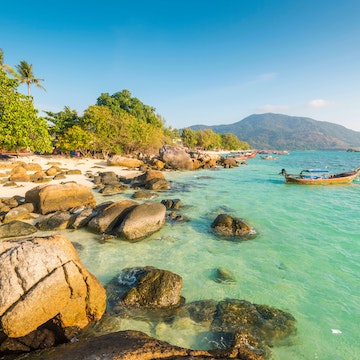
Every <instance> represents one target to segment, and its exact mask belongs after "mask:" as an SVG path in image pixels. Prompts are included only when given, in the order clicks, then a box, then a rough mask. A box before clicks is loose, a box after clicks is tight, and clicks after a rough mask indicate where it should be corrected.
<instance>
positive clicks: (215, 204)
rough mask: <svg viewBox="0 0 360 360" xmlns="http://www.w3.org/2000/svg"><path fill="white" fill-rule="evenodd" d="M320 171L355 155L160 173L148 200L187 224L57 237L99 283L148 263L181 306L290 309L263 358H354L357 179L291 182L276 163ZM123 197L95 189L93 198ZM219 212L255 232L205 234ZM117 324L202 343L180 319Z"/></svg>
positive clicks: (359, 157) (357, 350)
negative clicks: (217, 303)
mask: <svg viewBox="0 0 360 360" xmlns="http://www.w3.org/2000/svg"><path fill="white" fill-rule="evenodd" d="M325 167H327V168H328V169H329V170H330V171H331V172H342V171H349V170H351V169H355V168H357V167H360V153H347V152H294V153H291V154H290V155H282V156H280V157H279V160H277V161H265V160H261V159H260V158H259V157H257V158H255V159H249V160H248V164H247V165H243V166H240V167H238V168H235V169H216V170H201V171H196V172H169V173H166V174H165V176H166V178H167V180H168V181H169V182H170V184H171V190H169V191H166V192H164V193H161V194H160V195H159V197H158V198H157V199H156V200H154V201H160V200H162V199H175V198H179V199H181V201H182V203H183V207H182V209H181V214H183V215H184V216H186V217H187V218H188V219H189V221H188V222H182V223H175V224H166V225H165V226H164V227H163V228H162V229H161V230H160V231H159V232H157V233H155V234H153V235H152V236H151V237H149V238H147V239H146V240H143V241H140V242H137V243H128V242H125V241H121V240H118V239H112V240H110V241H107V242H101V241H100V239H99V236H98V235H92V234H90V233H88V232H86V231H79V230H77V231H74V232H71V231H68V232H66V236H67V237H68V238H69V239H70V240H72V241H74V242H77V243H80V244H81V245H82V249H80V250H79V256H80V258H81V261H82V262H83V264H84V265H85V266H86V267H87V269H88V270H89V271H91V272H92V273H93V274H94V275H95V276H96V277H97V278H98V279H99V280H100V281H101V282H102V283H103V284H104V285H105V284H106V283H107V282H108V281H109V280H110V279H111V278H112V277H113V276H114V275H116V274H117V273H119V272H120V271H121V270H122V269H123V268H126V267H132V266H147V265H151V266H155V267H158V268H161V269H167V270H170V271H172V272H174V273H176V274H179V275H180V276H181V277H182V278H183V290H182V295H183V296H184V297H185V298H186V301H187V302H190V301H195V300H202V299H215V300H222V299H224V298H235V299H244V300H247V301H250V302H253V303H257V304H266V305H269V306H273V307H276V308H278V309H281V310H284V311H287V312H290V313H291V314H292V315H293V316H294V317H295V318H296V320H297V323H296V326H297V334H296V335H295V336H294V337H291V339H290V338H289V339H288V340H286V341H283V342H282V343H281V344H277V346H275V347H273V348H272V358H273V359H281V360H283V359H295V360H303V359H304V360H305V359H306V360H310V359H321V360H356V359H360V218H359V217H360V182H359V180H356V181H354V183H353V184H351V185H332V186H301V185H292V184H285V182H284V178H283V177H282V176H280V175H279V172H280V171H281V169H282V168H285V169H286V170H287V171H288V172H289V173H290V172H291V173H296V172H299V171H300V170H302V169H305V168H325ZM131 194H132V191H129V192H126V193H124V194H121V195H116V196H112V197H111V198H109V197H102V196H101V195H100V194H99V195H97V196H98V203H99V202H102V201H106V200H109V199H112V200H114V201H116V200H120V199H122V198H129V197H130V196H131ZM223 212H226V213H230V214H232V215H234V216H236V217H240V218H243V219H245V220H246V221H247V222H249V223H250V224H251V225H252V226H253V227H254V228H255V229H256V231H257V232H258V236H257V237H256V238H254V239H252V240H249V241H243V242H233V241H229V240H224V239H221V238H219V237H216V236H214V234H212V232H211V229H210V225H211V223H212V221H213V220H214V219H215V217H216V216H217V215H218V214H219V213H223ZM216 268H223V269H227V270H230V271H231V272H232V273H233V275H234V277H235V279H236V283H235V284H223V283H217V282H215V281H214V277H213V275H214V270H215V269H216ZM120 329H121V330H124V329H135V330H141V331H144V332H146V333H148V334H149V335H151V336H155V337H157V338H160V339H162V340H166V341H169V342H170V343H172V344H175V345H179V346H185V347H189V348H209V347H210V345H211V344H210V340H209V338H208V336H207V335H208V334H207V333H206V331H205V329H203V328H202V327H201V326H200V325H198V324H195V323H192V322H190V321H188V320H184V321H179V322H177V323H175V324H171V325H169V324H165V323H158V324H154V323H151V322H148V321H140V320H121V321H120V322H119V330H120Z"/></svg>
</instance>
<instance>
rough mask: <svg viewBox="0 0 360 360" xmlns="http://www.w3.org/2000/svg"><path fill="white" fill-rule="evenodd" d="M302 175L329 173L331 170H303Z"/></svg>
mask: <svg viewBox="0 0 360 360" xmlns="http://www.w3.org/2000/svg"><path fill="white" fill-rule="evenodd" d="M301 172H302V173H304V172H307V173H328V172H329V170H326V169H307V170H302V171H301Z"/></svg>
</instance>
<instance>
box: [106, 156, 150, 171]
mask: <svg viewBox="0 0 360 360" xmlns="http://www.w3.org/2000/svg"><path fill="white" fill-rule="evenodd" d="M107 165H108V166H122V167H127V168H132V169H133V168H138V167H140V166H142V165H144V162H143V161H142V160H139V159H135V158H130V157H125V156H120V155H115V156H112V157H111V158H109V159H108V160H107Z"/></svg>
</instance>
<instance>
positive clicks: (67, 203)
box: [25, 183, 96, 214]
mask: <svg viewBox="0 0 360 360" xmlns="http://www.w3.org/2000/svg"><path fill="white" fill-rule="evenodd" d="M25 201H26V202H30V203H32V204H33V205H34V207H35V209H36V210H37V211H39V212H40V213H41V214H48V213H50V212H55V211H66V210H69V209H71V208H74V207H77V206H87V207H92V206H95V205H96V200H95V197H94V194H93V193H92V191H91V189H90V188H88V187H87V186H85V185H80V184H75V183H65V184H50V185H45V186H44V185H40V186H37V187H35V188H34V189H31V190H29V191H27V192H26V194H25Z"/></svg>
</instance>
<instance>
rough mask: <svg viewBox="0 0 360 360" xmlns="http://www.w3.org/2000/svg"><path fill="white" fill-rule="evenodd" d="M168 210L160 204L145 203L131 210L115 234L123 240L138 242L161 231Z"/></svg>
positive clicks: (115, 230)
mask: <svg viewBox="0 0 360 360" xmlns="http://www.w3.org/2000/svg"><path fill="white" fill-rule="evenodd" d="M165 213H166V208H165V206H164V205H163V204H159V203H144V204H140V205H138V206H135V207H132V208H130V211H129V212H128V213H127V215H126V216H125V218H124V220H123V221H122V222H121V224H120V225H119V226H118V227H117V228H115V229H114V231H113V233H114V234H115V235H116V236H118V237H121V238H124V239H126V240H130V241H136V240H139V239H142V238H144V237H147V236H149V235H151V234H153V233H154V232H156V231H158V230H160V228H161V227H162V226H163V225H164V224H165Z"/></svg>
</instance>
